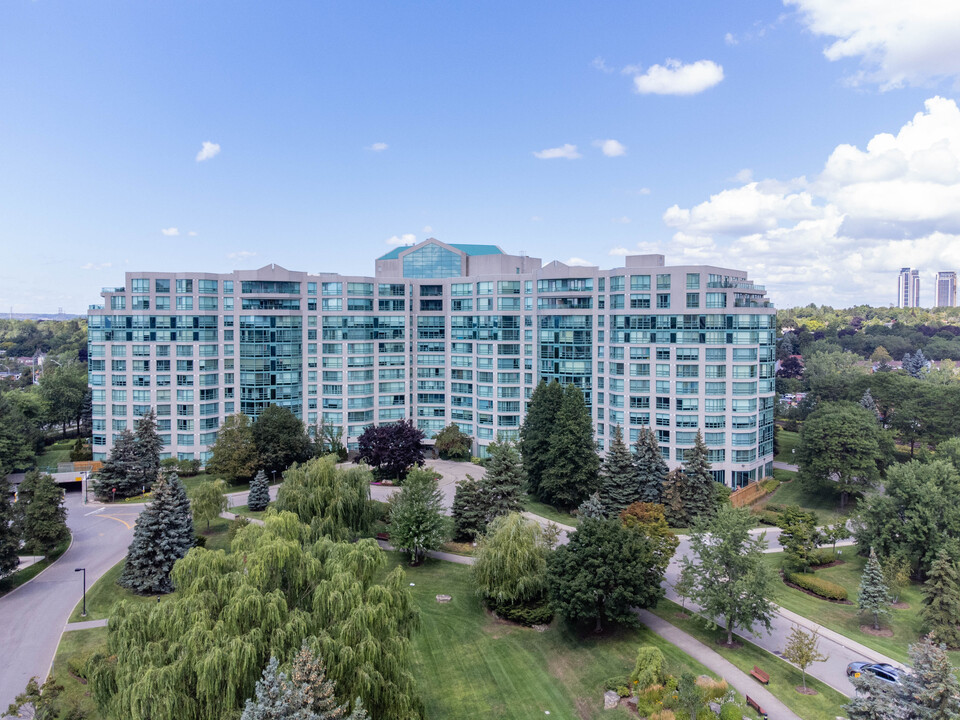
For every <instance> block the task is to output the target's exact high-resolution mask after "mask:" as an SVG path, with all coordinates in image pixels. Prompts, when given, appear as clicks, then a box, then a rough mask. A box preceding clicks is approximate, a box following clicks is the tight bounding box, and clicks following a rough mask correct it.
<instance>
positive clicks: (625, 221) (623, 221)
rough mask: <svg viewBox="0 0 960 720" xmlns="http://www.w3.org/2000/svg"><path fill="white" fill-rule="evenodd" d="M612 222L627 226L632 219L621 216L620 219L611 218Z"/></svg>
mask: <svg viewBox="0 0 960 720" xmlns="http://www.w3.org/2000/svg"><path fill="white" fill-rule="evenodd" d="M610 222H615V223H617V224H618V225H627V224H629V223H630V218H628V217H627V216H626V215H621V216H620V217H615V218H611V220H610Z"/></svg>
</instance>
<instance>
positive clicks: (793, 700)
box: [653, 599, 847, 720]
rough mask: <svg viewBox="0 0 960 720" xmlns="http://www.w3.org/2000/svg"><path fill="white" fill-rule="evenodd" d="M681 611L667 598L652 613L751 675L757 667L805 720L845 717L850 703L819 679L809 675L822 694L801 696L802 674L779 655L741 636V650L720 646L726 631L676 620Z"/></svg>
mask: <svg viewBox="0 0 960 720" xmlns="http://www.w3.org/2000/svg"><path fill="white" fill-rule="evenodd" d="M679 611H680V606H679V605H677V604H676V603H674V602H671V601H670V600H666V599H664V600H661V601H660V604H659V605H658V606H657V607H656V608H655V609H654V610H653V612H654V614H656V615H659V616H660V617H662V618H663V619H664V620H666V621H668V622H669V623H671V624H673V625H675V626H676V627H678V628H680V629H681V630H683V631H684V632H686V633H688V634H690V635H692V636H693V637H695V638H696V639H697V640H699V641H700V642H702V643H704V644H705V645H708V646H710V647H711V648H713V649H714V650H716V651H717V652H718V653H720V654H721V655H723V657H725V658H726V659H727V660H729V661H730V662H732V663H733V664H734V665H736V666H737V667H738V668H740V669H741V670H743V671H744V672H746V673H749V672H750V671H751V670H753V666H754V665H756V666H757V667H759V668H760V669H762V670H764V671H765V672H767V673H769V674H770V684H769V685H768V686H767V689H768V690H770V692H771V693H773V694H774V695H775V696H776V697H777V698H779V699H780V700H781V702H783V703H784V704H785V705H786V706H787V707H789V708H790V709H791V710H793V711H794V712H795V713H796V714H797V715H799V716H800V717H802V718H803V719H804V720H834V719H835V718H837V717H843V716H844V713H843V711H842V710H841V706H842V705H844V704H845V703H846V702H847V698H846V697H844V695H842V694H841V693H839V692H837V691H836V690H834V689H833V688H831V687H829V686H828V685H825V684H824V683H822V682H820V681H819V680H814V679H812V678H811V677H810V676H809V675H808V676H807V687H809V688H813V689H814V690H816V691H817V692H818V693H819V694H818V695H802V694H800V693H798V692H797V691H796V690H795V689H794V688H796V687H799V686H800V684H801V675H800V671H799V670H797V669H796V668H795V667H793V665H790V664H789V663H788V662H786V661H784V660H781V659H780V658H778V657H777V656H776V655H772V654H771V653H768V652H767V651H766V650H764V649H763V648H761V647H758V646H756V645H754V644H753V643H751V642H747V641H746V640H744V639H743V638H742V637H740V636H737V639H738V640H739V641H740V642H742V643H743V647H741V648H738V649H736V650H733V649H730V648H725V647H723V646H722V645H718V644H717V640H718V639H720V638H723V639H725V638H726V632H724V631H723V630H720V629H716V630H710V629H708V628H707V627H706V626H705V625H704V623H703V621H701V620H699V619H696V618H695V617H692V616H691V617H689V618H686V619H680V618H678V617H677V613H678V612H679Z"/></svg>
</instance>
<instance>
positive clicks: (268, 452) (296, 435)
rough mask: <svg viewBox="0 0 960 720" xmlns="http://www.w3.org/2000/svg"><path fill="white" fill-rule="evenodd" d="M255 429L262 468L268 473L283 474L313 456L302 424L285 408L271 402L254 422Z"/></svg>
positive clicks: (254, 441)
mask: <svg viewBox="0 0 960 720" xmlns="http://www.w3.org/2000/svg"><path fill="white" fill-rule="evenodd" d="M252 431H253V444H254V447H255V448H256V450H257V457H258V459H259V462H260V467H262V468H263V469H264V470H265V471H266V472H267V473H268V474H271V473H274V472H278V473H282V472H283V471H285V470H286V469H287V468H288V467H290V466H291V465H293V464H294V463H299V462H304V461H306V460H307V459H308V458H309V457H310V455H311V443H310V438H309V437H308V436H307V432H306V430H305V429H304V427H303V423H302V422H301V421H300V418H298V417H297V416H296V415H294V414H293V413H292V412H290V410H288V409H287V408H285V407H280V406H279V405H270V406H269V407H268V408H267V409H266V410H264V411H263V412H262V413H260V416H259V417H258V418H257V420H256V422H255V423H253V426H252Z"/></svg>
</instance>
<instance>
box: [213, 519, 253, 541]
mask: <svg viewBox="0 0 960 720" xmlns="http://www.w3.org/2000/svg"><path fill="white" fill-rule="evenodd" d="M249 524H250V519H249V518H245V517H244V516H243V515H237V516H236V517H235V518H234V519H233V520H232V521H231V523H230V527H229V528H228V529H227V537H228V538H230V542H233V539H234V538H235V537H236V536H237V533H238V532H239V531H240V529H241V528H245V527H246V526H247V525H249ZM204 540H206V538H204Z"/></svg>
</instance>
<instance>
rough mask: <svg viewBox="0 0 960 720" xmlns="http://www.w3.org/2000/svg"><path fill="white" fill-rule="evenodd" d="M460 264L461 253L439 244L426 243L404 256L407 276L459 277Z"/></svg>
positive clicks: (404, 269) (404, 272)
mask: <svg viewBox="0 0 960 720" xmlns="http://www.w3.org/2000/svg"><path fill="white" fill-rule="evenodd" d="M460 266H461V262H460V255H458V254H457V253H455V252H453V251H452V250H447V249H446V248H442V247H440V246H439V245H433V244H430V245H425V246H423V247H421V248H418V249H417V250H413V251H411V252H408V253H407V254H406V255H404V256H403V276H404V277H406V278H446V277H459V276H460V275H461V274H462V273H461V270H460Z"/></svg>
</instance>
